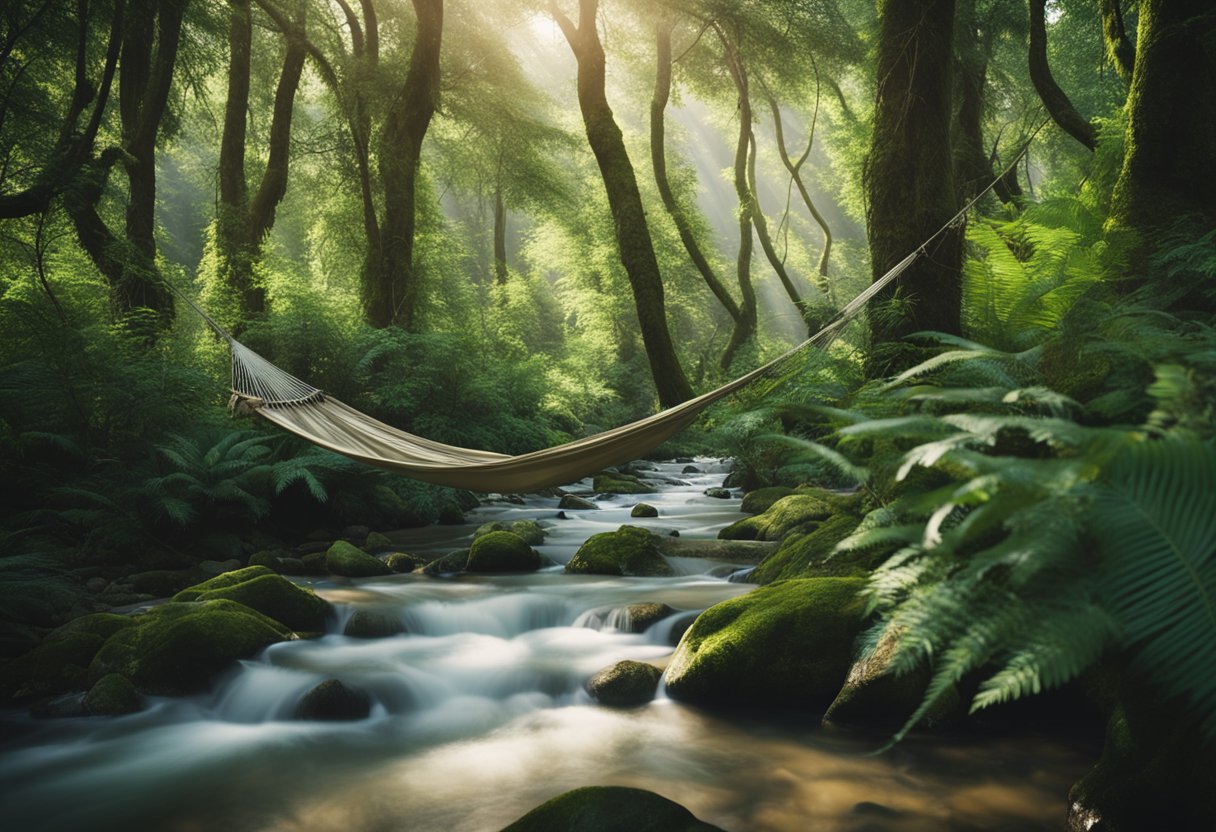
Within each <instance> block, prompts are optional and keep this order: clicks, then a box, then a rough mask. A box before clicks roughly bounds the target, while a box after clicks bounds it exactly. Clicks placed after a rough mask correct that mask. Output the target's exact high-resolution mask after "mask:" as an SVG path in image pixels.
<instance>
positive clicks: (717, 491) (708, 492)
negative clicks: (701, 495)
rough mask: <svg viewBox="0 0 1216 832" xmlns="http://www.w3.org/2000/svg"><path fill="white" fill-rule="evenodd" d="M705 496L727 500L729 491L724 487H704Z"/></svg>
mask: <svg viewBox="0 0 1216 832" xmlns="http://www.w3.org/2000/svg"><path fill="white" fill-rule="evenodd" d="M705 496H706V497H714V498H715V499H718V500H729V499H730V491H729V490H727V489H725V488H707V489H705Z"/></svg>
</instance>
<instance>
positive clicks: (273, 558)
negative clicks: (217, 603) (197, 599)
mask: <svg viewBox="0 0 1216 832" xmlns="http://www.w3.org/2000/svg"><path fill="white" fill-rule="evenodd" d="M286 554H287V553H286V552H282V551H273V550H270V549H263V550H262V551H260V552H254V553H253V554H252V555H250V556H249V561H248V565H249V566H262V567H265V568H266V569H269V570H271V571H273V572H282V571H283V556H284V555H286ZM184 588H185V587H182V589H184Z"/></svg>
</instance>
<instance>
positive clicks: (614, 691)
mask: <svg viewBox="0 0 1216 832" xmlns="http://www.w3.org/2000/svg"><path fill="white" fill-rule="evenodd" d="M662 675H663V674H662V673H660V672H659V669H658V668H657V667H655V666H654V665H649V664H646V663H645V662H634V661H622V662H617V663H616V664H614V665H612V666H611V667H606V668H604V669H603V670H601V671H600V672H598V673H596V674H595V675H594V676H592V677H591V678H590V679H588V680H587V683H586V684H585V685H583V688H584V690H586V691H587V693H588V694H590V695H591V698H592V699H594V700H595V701H596V702H599V703H600V704H601V705H613V706H617V707H625V708H627V707H632V706H635V705H645V704H646V703H647V702H649V701H650V700H651V699H654V692H655V690H656V689H657V688H658V686H659V677H661V676H662Z"/></svg>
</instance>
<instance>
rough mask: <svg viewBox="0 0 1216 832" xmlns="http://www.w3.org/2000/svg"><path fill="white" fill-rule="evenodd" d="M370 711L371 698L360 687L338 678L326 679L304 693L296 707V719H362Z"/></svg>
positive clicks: (338, 720) (339, 720)
mask: <svg viewBox="0 0 1216 832" xmlns="http://www.w3.org/2000/svg"><path fill="white" fill-rule="evenodd" d="M371 711H372V699H371V697H370V696H368V694H367V691H365V690H363V689H362V688H356V687H350V686H349V685H345V684H343V683H342V682H341V681H339V680H338V679H326V680H325V681H324V682H322V683H321V684H319V685H317V686H316V687H315V688H313V689H312V690H310V691H309V692H308V693H306V694H304V698H303V699H301V700H300V704H299V705H298V706H297V707H296V719H308V720H323V721H331V722H341V721H351V720H356V719H364V718H366V717H367V715H368V714H370V713H371Z"/></svg>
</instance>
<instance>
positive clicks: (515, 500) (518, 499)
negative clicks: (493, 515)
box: [507, 494, 527, 506]
mask: <svg viewBox="0 0 1216 832" xmlns="http://www.w3.org/2000/svg"><path fill="white" fill-rule="evenodd" d="M507 502H508V503H510V504H511V505H513V506H522V505H527V500H525V499H524V498H523V495H522V494H508V495H507Z"/></svg>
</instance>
